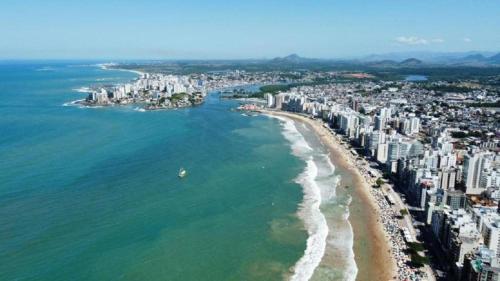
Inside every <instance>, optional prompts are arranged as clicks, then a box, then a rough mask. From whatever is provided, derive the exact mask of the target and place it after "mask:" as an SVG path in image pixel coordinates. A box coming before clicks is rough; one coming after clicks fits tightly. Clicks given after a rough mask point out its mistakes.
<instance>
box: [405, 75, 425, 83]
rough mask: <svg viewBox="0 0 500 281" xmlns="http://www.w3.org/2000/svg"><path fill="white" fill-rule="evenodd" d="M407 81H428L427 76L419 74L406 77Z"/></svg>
mask: <svg viewBox="0 0 500 281" xmlns="http://www.w3.org/2000/svg"><path fill="white" fill-rule="evenodd" d="M405 81H409V82H421V81H427V76H425V75H418V74H412V75H407V76H406V77H405Z"/></svg>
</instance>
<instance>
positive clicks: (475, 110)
mask: <svg viewBox="0 0 500 281" xmlns="http://www.w3.org/2000/svg"><path fill="white" fill-rule="evenodd" d="M372 78H374V77H373V76H372V75H370V74H366V73H351V72H346V71H339V72H321V71H316V72H314V71H307V72H286V71H270V72H264V71H263V72H246V71H240V70H234V71H221V72H212V73H203V74H190V75H173V74H148V73H142V74H141V77H140V78H138V79H136V80H135V81H134V82H132V83H129V84H124V85H118V86H113V87H107V88H106V87H100V88H97V89H96V90H94V91H92V92H91V93H90V94H89V96H88V97H87V99H86V100H85V101H83V103H85V104H89V105H110V104H119V105H123V104H138V103H142V104H144V109H145V110H155V109H170V108H178V107H188V106H194V105H198V104H201V103H202V102H203V100H204V98H205V96H206V95H207V93H209V92H214V91H218V92H219V95H220V96H221V97H226V98H234V99H241V100H242V101H244V104H243V105H242V106H241V107H240V109H243V110H250V111H260V112H264V113H271V114H275V113H279V112H287V113H291V114H293V115H294V116H301V117H303V118H306V119H310V120H312V121H314V122H319V125H320V126H321V127H322V128H324V129H325V130H327V132H328V134H329V135H330V138H331V139H332V141H334V142H335V143H336V146H337V147H339V149H341V150H342V153H343V155H346V157H347V161H348V162H349V163H350V165H352V166H353V167H355V168H356V170H357V171H358V172H359V173H360V175H361V176H362V178H363V180H364V182H365V183H366V185H367V186H368V191H369V193H370V194H371V196H372V197H373V198H374V201H375V202H376V205H377V207H378V214H379V221H380V222H381V223H382V225H383V229H384V232H385V236H386V239H387V241H388V244H389V246H390V252H391V255H392V257H393V260H394V264H395V267H396V269H395V274H394V276H392V277H393V278H394V279H397V280H441V279H442V280H463V281H469V280H470V281H472V280H497V279H498V276H499V274H500V264H499V261H500V203H499V202H500V172H499V171H500V170H499V169H500V155H499V141H500V140H499V137H498V134H499V131H498V130H499V121H498V120H499V112H498V110H497V109H498V96H499V94H500V92H499V91H498V89H497V87H494V86H491V85H489V84H487V83H483V84H482V83H478V82H477V81H473V80H470V81H468V80H465V81H458V82H449V81H426V79H425V77H424V79H422V78H421V77H418V76H417V78H416V79H415V76H411V77H410V78H409V79H406V80H404V79H403V80H374V79H372ZM413 79H415V80H413ZM256 85H257V90H255V91H247V89H248V87H250V86H254V87H255V86H256Z"/></svg>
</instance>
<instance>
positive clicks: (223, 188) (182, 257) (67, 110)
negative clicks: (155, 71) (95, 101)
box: [0, 61, 352, 281]
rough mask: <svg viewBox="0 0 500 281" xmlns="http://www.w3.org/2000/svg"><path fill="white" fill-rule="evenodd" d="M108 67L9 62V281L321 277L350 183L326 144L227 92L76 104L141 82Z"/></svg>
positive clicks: (1, 137) (4, 144)
mask: <svg viewBox="0 0 500 281" xmlns="http://www.w3.org/2000/svg"><path fill="white" fill-rule="evenodd" d="M96 63H97V62H77V61H57V62H51V61H43V62H42V61H37V62H28V61H25V62H1V63H0V116H1V117H0V280H51V281H53V280H282V279H288V278H291V279H293V280H307V279H309V277H311V276H312V274H313V271H314V270H315V268H316V267H318V265H319V263H320V261H321V258H322V256H323V254H324V251H325V248H328V247H327V245H326V244H327V243H329V242H328V241H327V239H326V237H327V235H328V233H329V230H328V226H327V225H326V219H325V215H324V211H325V210H327V209H328V208H331V206H330V207H328V205H327V204H326V203H325V204H323V203H322V202H331V200H332V198H334V197H335V187H336V182H337V181H338V175H337V174H335V169H334V167H333V166H332V165H331V162H329V160H325V159H321V155H324V153H323V154H322V153H321V151H319V152H317V153H315V151H316V147H320V145H317V146H311V145H310V144H311V143H310V142H309V144H307V141H306V139H307V138H302V139H301V138H300V137H299V136H298V135H295V138H294V134H299V135H301V134H300V132H299V131H301V130H302V131H303V130H304V129H300V128H299V129H300V130H298V129H297V128H293V126H295V125H294V124H290V123H289V122H288V123H287V122H285V121H280V120H277V119H275V118H270V117H267V116H263V115H259V116H244V115H242V114H241V113H239V112H235V111H232V110H231V109H232V108H234V107H236V106H237V105H238V102H237V101H234V100H233V101H231V100H221V99H219V97H218V95H217V93H211V94H209V96H208V98H207V99H206V102H205V103H204V104H203V105H201V106H198V107H194V108H186V109H179V110H168V111H150V112H141V111H138V110H137V108H135V107H134V106H132V105H131V106H123V107H121V106H112V107H101V108H85V107H80V106H75V105H71V104H70V102H71V101H73V100H77V99H81V98H84V97H85V96H86V94H85V93H82V88H84V87H88V86H91V85H96V84H116V83H123V82H127V81H130V80H131V79H134V78H135V77H136V75H137V74H134V73H131V72H125V71H117V70H104V69H101V68H99V67H96ZM287 126H288V129H287ZM290 126H292V127H290ZM306 134H307V133H306ZM303 149H305V151H303ZM308 150H310V151H308ZM320 150H321V149H320ZM313 160H314V161H313ZM321 161H323V162H321ZM180 167H184V168H185V169H186V170H187V171H188V176H187V177H186V178H184V179H179V178H178V177H177V173H178V171H179V168H180ZM323 198H328V200H326V199H323ZM344 203H345V202H344ZM344 203H339V204H340V205H342V204H344ZM322 209H325V210H322ZM342 210H345V208H343V209H342ZM327 212H328V210H327ZM336 212H338V211H336ZM340 213H341V214H340V215H342V216H344V215H345V214H346V212H340ZM330 214H331V213H330ZM326 216H328V213H326ZM330 229H331V227H330ZM330 231H331V230H330ZM349 239H351V240H352V235H351V237H350V238H347V240H349ZM330 242H331V241H330ZM350 243H352V241H351V242H350ZM346 245H348V246H349V243H347V244H346ZM350 247H351V248H352V245H351V246H350ZM351 267H352V265H351ZM345 270H346V269H344V268H338V269H334V271H336V272H337V273H335V274H337V275H329V276H330V277H331V276H340V275H338V274H341V273H338V272H343V271H345ZM350 270H352V268H351V269H350Z"/></svg>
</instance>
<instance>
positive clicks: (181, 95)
mask: <svg viewBox="0 0 500 281" xmlns="http://www.w3.org/2000/svg"><path fill="white" fill-rule="evenodd" d="M186 96H187V94H186V93H177V94H173V95H172V96H171V97H170V100H171V101H172V102H176V101H180V100H182V99H184V97H186Z"/></svg>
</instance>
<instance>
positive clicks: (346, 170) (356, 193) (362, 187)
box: [262, 111, 396, 281]
mask: <svg viewBox="0 0 500 281" xmlns="http://www.w3.org/2000/svg"><path fill="white" fill-rule="evenodd" d="M262 112H263V113H265V114H270V115H276V116H282V117H287V118H290V119H293V120H295V121H297V122H302V123H305V124H307V125H308V126H309V127H310V128H311V129H312V130H313V131H314V132H315V133H316V135H317V137H318V138H319V139H320V140H321V142H322V143H323V145H324V146H325V147H326V148H327V149H328V151H329V154H330V158H331V160H332V162H333V164H334V165H335V169H336V171H337V172H338V173H339V174H341V175H342V176H341V182H340V184H339V186H338V187H337V194H338V195H339V196H342V195H345V194H346V193H347V194H349V195H350V196H351V197H352V202H351V204H350V206H349V212H350V214H349V221H350V223H351V226H352V228H353V232H354V244H353V250H354V254H355V261H356V265H357V267H358V272H357V276H356V280H373V281H378V280H380V281H385V280H392V279H394V277H395V276H396V275H395V274H396V273H395V272H396V271H395V269H396V266H395V260H394V259H393V257H392V255H391V250H390V246H389V242H388V238H387V236H386V233H385V232H384V229H383V225H382V223H381V222H380V209H379V207H378V205H377V202H376V201H375V198H374V197H373V196H372V195H371V194H370V190H369V189H370V188H371V186H370V184H369V183H368V181H367V179H365V177H364V176H363V175H362V174H361V172H360V171H359V169H358V168H357V167H356V165H355V162H354V161H353V159H352V157H351V153H350V151H348V150H347V149H345V148H344V147H343V146H342V145H341V144H340V143H339V142H338V141H337V139H336V138H335V137H334V136H332V134H331V133H330V131H329V130H328V129H326V128H324V127H323V122H321V121H318V120H313V119H310V118H307V117H304V116H302V115H298V114H293V113H289V112H282V111H262ZM346 186H347V187H348V188H346ZM327 219H328V218H327ZM330 219H332V218H330ZM332 223H333V222H332ZM329 235H335V232H334V231H333V232H330V234H329ZM335 254H336V253H335V251H334V249H333V248H329V247H327V249H326V253H325V256H324V257H323V260H322V262H321V264H320V267H328V266H330V267H331V266H339V264H338V259H336V255H335ZM315 279H317V280H322V279H324V278H322V277H321V276H316V274H315V276H313V280H315Z"/></svg>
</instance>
